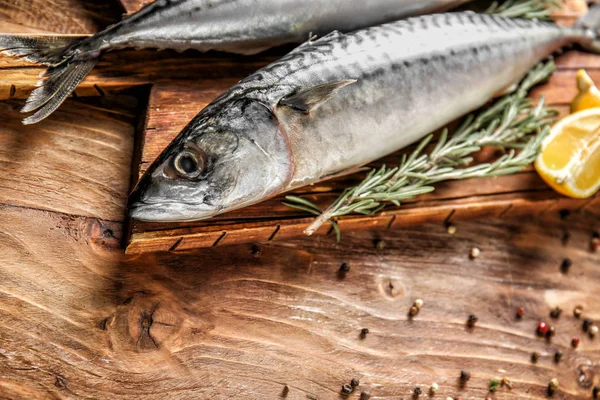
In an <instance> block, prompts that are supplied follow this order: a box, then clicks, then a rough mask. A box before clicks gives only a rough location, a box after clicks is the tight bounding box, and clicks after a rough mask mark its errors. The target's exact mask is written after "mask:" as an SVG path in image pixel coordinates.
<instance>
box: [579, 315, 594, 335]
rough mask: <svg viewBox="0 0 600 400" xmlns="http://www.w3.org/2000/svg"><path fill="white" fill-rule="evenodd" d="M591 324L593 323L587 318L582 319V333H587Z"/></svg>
mask: <svg viewBox="0 0 600 400" xmlns="http://www.w3.org/2000/svg"><path fill="white" fill-rule="evenodd" d="M593 324H594V321H592V320H591V319H589V318H584V320H583V324H582V325H581V328H582V329H583V331H584V332H587V331H588V330H590V326H592V325H593Z"/></svg>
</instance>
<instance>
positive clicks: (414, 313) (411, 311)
mask: <svg viewBox="0 0 600 400" xmlns="http://www.w3.org/2000/svg"><path fill="white" fill-rule="evenodd" d="M418 313H419V309H418V308H417V307H415V306H412V307H411V308H410V310H408V314H409V315H410V316H411V317H414V316H415V315H417V314H418Z"/></svg>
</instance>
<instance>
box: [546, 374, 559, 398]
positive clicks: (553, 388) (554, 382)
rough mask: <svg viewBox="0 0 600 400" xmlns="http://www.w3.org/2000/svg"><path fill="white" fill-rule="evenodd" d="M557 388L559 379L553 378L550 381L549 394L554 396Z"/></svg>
mask: <svg viewBox="0 0 600 400" xmlns="http://www.w3.org/2000/svg"><path fill="white" fill-rule="evenodd" d="M556 389H558V379H556V378H552V379H551V380H550V382H549V383H548V396H552V395H553V394H554V392H555V391H556Z"/></svg>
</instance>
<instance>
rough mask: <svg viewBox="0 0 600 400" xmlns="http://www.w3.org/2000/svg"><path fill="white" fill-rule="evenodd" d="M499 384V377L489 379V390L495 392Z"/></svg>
mask: <svg viewBox="0 0 600 400" xmlns="http://www.w3.org/2000/svg"><path fill="white" fill-rule="evenodd" d="M499 386H500V379H490V392H492V393H493V392H495V391H496V390H498V387H499Z"/></svg>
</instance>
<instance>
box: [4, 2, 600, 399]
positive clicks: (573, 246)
mask: <svg viewBox="0 0 600 400" xmlns="http://www.w3.org/2000/svg"><path fill="white" fill-rule="evenodd" d="M94 3H96V2H94V1H91V0H90V1H81V0H53V1H52V4H53V6H52V7H45V5H48V4H49V3H48V2H47V1H45V0H44V1H42V0H0V27H2V29H0V30H4V28H5V27H7V28H6V29H7V30H8V29H10V30H11V31H13V32H17V31H21V32H36V31H38V32H39V31H45V32H50V31H56V32H59V33H86V32H93V30H95V29H97V28H98V27H99V26H102V25H103V24H106V23H108V22H109V21H110V20H111V18H116V17H118V15H119V14H121V12H124V10H119V12H115V11H114V10H115V9H116V8H115V7H105V5H106V4H105V3H109V2H102V3H103V4H102V5H101V6H100V7H99V8H98V6H97V5H96V6H94ZM64 10H69V14H68V15H66V14H65V11H64ZM111 13H112V14H111ZM54 14H56V16H55V17H53V16H52V15H54ZM58 21H60V24H58V23H57V22H58ZM159 57H160V56H159ZM0 68H3V69H0V86H1V85H2V84H6V82H7V79H8V78H6V77H7V76H10V74H11V73H12V71H13V70H14V67H2V65H1V63H0ZM3 81H4V82H3ZM145 94H147V92H145V91H144V90H137V91H135V90H134V91H127V92H125V93H121V94H119V95H112V94H110V93H106V95H105V96H103V97H97V98H85V99H81V98H80V99H71V100H68V101H67V102H66V103H65V105H64V106H63V107H61V109H60V110H59V111H58V112H57V113H55V114H54V115H53V116H52V117H50V118H49V119H48V120H46V121H44V122H43V123H41V124H38V125H34V126H27V127H25V126H22V125H21V124H20V119H21V117H22V115H21V114H19V112H18V109H19V108H20V106H21V105H22V100H20V99H11V100H6V101H2V102H0V121H1V122H0V172H1V176H2V178H0V299H1V301H0V398H2V399H5V398H6V399H38V398H41V399H46V398H48V399H54V398H67V399H75V398H114V399H137V398H150V399H165V398H170V399H224V398H240V399H277V398H287V399H304V400H306V399H319V400H322V399H344V398H346V399H359V398H360V396H361V393H362V392H365V393H367V392H368V393H369V394H370V395H371V397H370V398H371V399H409V398H411V396H412V392H413V390H414V389H415V388H416V387H420V388H422V390H423V394H422V395H421V398H433V399H435V398H439V399H446V398H447V397H448V396H452V397H458V396H461V397H462V398H463V399H484V398H486V397H487V396H491V397H492V398H494V399H542V398H546V397H547V385H548V383H549V381H550V380H551V379H552V378H557V379H558V380H559V382H560V386H559V389H558V390H557V392H556V393H555V395H554V397H553V398H555V399H591V398H592V387H593V386H594V385H600V337H597V338H596V339H592V338H590V337H589V336H588V335H587V334H586V333H584V332H583V331H582V328H581V325H582V319H581V318H580V319H577V318H575V317H574V316H573V313H572V310H573V308H574V307H575V306H577V305H582V306H583V307H584V312H583V317H585V318H592V319H595V320H599V319H600V296H599V295H598V294H599V293H600V267H599V265H600V263H599V261H600V254H598V253H593V252H591V251H590V247H589V244H590V240H591V238H592V234H593V232H594V231H597V230H600V211H599V210H598V209H597V208H596V207H588V208H585V209H580V210H579V211H574V212H572V213H570V214H569V215H567V213H562V215H559V212H558V210H550V211H548V212H547V213H544V214H543V215H541V216H539V217H536V218H531V217H520V218H518V219H503V220H480V221H469V222H466V221H465V222H457V228H458V230H457V233H456V234H455V235H450V234H448V233H447V232H446V228H445V227H444V226H443V225H441V224H439V225H424V226H420V227H409V228H402V229H389V230H385V231H378V232H376V233H370V232H355V233H352V232H346V233H345V236H344V240H343V242H342V243H340V244H336V243H335V242H334V241H332V240H331V238H328V237H320V238H305V239H297V240H288V241H279V242H270V243H255V244H252V245H250V244H249V245H238V246H223V247H219V248H214V249H205V250H201V251H193V252H183V253H178V254H173V253H156V254H146V255H140V256H126V255H124V254H123V250H122V247H121V240H120V239H121V237H122V235H123V221H124V215H125V202H126V197H127V191H128V187H129V181H130V172H131V164H132V153H133V147H134V136H135V132H136V127H137V125H138V122H139V116H140V114H141V110H142V109H143V108H144V105H145V100H144V95H145ZM473 247H477V248H479V249H480V250H481V255H480V256H479V257H478V258H476V259H470V257H469V254H470V252H471V249H472V248H473ZM567 258H568V259H570V260H571V261H572V266H571V267H570V269H569V270H568V272H564V271H561V264H562V263H563V260H565V259H567ZM343 263H347V265H348V267H349V271H348V272H346V273H341V272H340V267H341V265H342V264H343ZM418 298H420V299H423V301H424V306H423V308H422V309H421V311H420V312H419V314H418V315H417V316H415V317H414V318H409V317H408V311H409V309H410V307H411V305H412V304H413V302H414V301H415V299H418ZM557 306H558V307H561V308H562V309H564V312H563V313H562V315H561V316H560V318H558V319H556V320H555V319H552V318H550V317H549V312H550V310H551V309H553V308H555V307H557ZM517 307H523V308H524V309H525V315H524V317H523V318H522V319H520V320H519V319H516V318H515V311H516V308H517ZM471 314H474V315H476V316H477V317H478V319H479V320H478V322H477V324H476V325H475V326H474V328H473V329H468V328H467V325H466V321H467V318H468V317H469V315H471ZM540 321H545V322H547V323H548V324H551V325H552V326H555V327H556V332H557V334H556V336H555V337H553V338H551V339H550V340H546V339H543V338H539V337H537V336H536V334H535V330H536V326H537V325H538V323H539V322H540ZM363 328H368V329H369V333H368V334H367V335H366V336H361V330H362V329H363ZM573 337H579V338H580V339H581V344H580V345H579V347H578V348H577V349H574V348H572V347H571V340H572V338H573ZM557 350H560V351H562V352H563V354H564V355H563V357H562V359H561V361H560V362H558V363H556V362H555V361H554V354H555V352H556V351H557ZM532 352H539V353H540V358H539V360H538V362H537V363H532V362H531V353H532ZM461 370H467V371H469V372H470V373H471V375H472V378H471V380H470V381H469V382H468V383H467V384H466V385H465V386H464V387H462V386H461V385H460V383H459V375H460V372H461ZM496 377H499V378H502V377H506V378H508V379H510V381H511V382H512V389H510V388H508V387H506V386H503V387H501V388H499V389H498V391H497V392H496V393H493V394H491V393H489V384H490V379H493V378H496ZM352 378H357V379H359V380H360V386H359V387H358V388H357V390H356V391H355V392H354V393H353V394H351V395H349V396H345V397H344V396H342V394H341V391H340V389H341V385H342V384H345V383H349V382H350V380H351V379H352ZM434 382H435V383H437V384H438V385H439V390H438V392H437V393H436V394H435V396H433V397H429V394H428V392H429V387H430V386H431V384H432V383H434ZM286 386H287V389H285V388H286ZM364 397H365V398H366V396H364Z"/></svg>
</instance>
